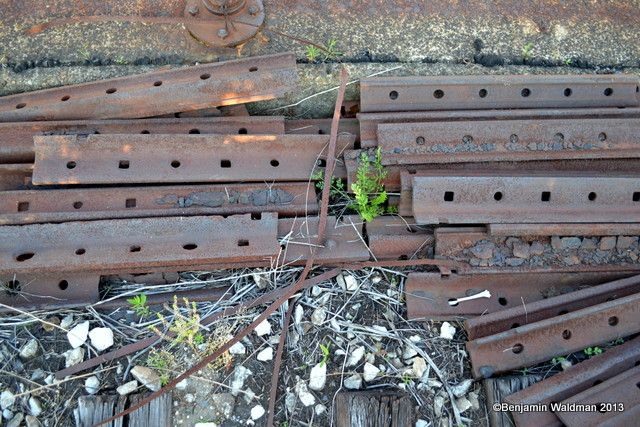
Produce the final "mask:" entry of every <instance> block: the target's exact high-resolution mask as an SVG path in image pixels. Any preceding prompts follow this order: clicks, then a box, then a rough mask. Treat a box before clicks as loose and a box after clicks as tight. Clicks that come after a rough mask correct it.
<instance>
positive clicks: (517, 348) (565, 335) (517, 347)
mask: <svg viewBox="0 0 640 427" xmlns="http://www.w3.org/2000/svg"><path fill="white" fill-rule="evenodd" d="M567 313H568V311H566V310H563V311H561V312H560V313H558V315H559V316H562V315H563V314H567ZM607 323H608V324H609V326H616V325H617V324H618V323H619V319H618V317H617V316H611V317H609V319H608V320H607ZM519 326H520V325H519V324H518V323H514V324H513V325H512V326H511V328H512V329H515V328H518V327H519ZM571 336H572V333H571V331H570V330H569V329H565V330H564V331H562V339H565V340H569V339H571ZM522 350H524V346H523V345H522V344H520V343H517V344H514V345H513V346H511V351H512V352H514V353H515V354H520V353H522Z"/></svg>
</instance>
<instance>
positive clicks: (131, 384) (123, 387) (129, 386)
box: [116, 380, 177, 396]
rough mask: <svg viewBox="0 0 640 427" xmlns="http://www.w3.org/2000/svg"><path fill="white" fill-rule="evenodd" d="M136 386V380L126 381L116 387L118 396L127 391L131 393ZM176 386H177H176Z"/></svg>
mask: <svg viewBox="0 0 640 427" xmlns="http://www.w3.org/2000/svg"><path fill="white" fill-rule="evenodd" d="M137 388H138V381H136V380H132V381H129V382H128V383H124V384H122V385H121V386H120V387H118V388H117V389H116V391H117V392H118V394H119V395H120V396H124V395H126V394H129V393H133V392H134V391H136V389H137ZM176 388H177V387H176Z"/></svg>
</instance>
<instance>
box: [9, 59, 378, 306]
mask: <svg viewBox="0 0 640 427" xmlns="http://www.w3.org/2000/svg"><path fill="white" fill-rule="evenodd" d="M296 81H297V72H296V68H295V59H294V56H293V55H292V54H278V55H271V56H265V57H256V58H247V59H240V60H235V61H228V62H220V63H215V64H206V65H198V66H193V67H188V68H184V69H176V70H169V71H158V72H152V73H148V74H143V75H137V76H132V77H123V78H118V79H111V80H105V81H98V82H93V83H86V84H82V85H76V86H68V87H61V88H56V89H49V90H44V91H40V92H32V93H27V94H20V95H13V96H9V97H4V98H0V122H2V123H0V138H1V139H0V141H1V142H0V235H2V236H3V238H2V239H1V240H2V242H1V243H0V246H1V248H0V283H2V287H3V289H2V291H1V292H0V303H2V304H5V305H10V306H14V307H22V308H24V309H34V308H43V307H47V306H50V305H55V306H56V307H71V306H82V305H87V304H92V303H95V302H97V301H99V298H100V294H99V292H100V288H99V285H100V281H101V279H104V277H105V276H106V275H116V276H123V277H126V275H128V274H138V275H139V274H143V273H173V272H178V271H193V270H207V271H210V270H214V269H222V268H241V267H255V266H264V267H275V266H280V265H296V264H304V262H305V261H306V259H307V258H308V257H309V255H310V253H311V245H310V243H309V242H310V241H312V240H313V239H315V237H314V236H315V235H316V234H317V229H318V218H317V216H315V214H317V212H318V210H319V207H318V202H317V197H316V192H315V188H314V184H313V182H309V181H310V177H311V175H312V174H313V173H314V172H316V171H322V170H323V168H324V166H325V165H326V150H327V145H328V143H329V138H330V137H329V133H330V132H329V129H330V124H329V122H328V121H327V120H304V121H295V120H292V121H286V122H285V120H284V118H283V117H254V116H248V115H247V109H246V108H245V107H244V106H243V104H246V103H249V102H254V101H260V100H267V99H273V98H276V97H279V96H283V95H284V94H285V93H288V92H291V91H292V90H294V88H295V83H296ZM220 110H224V111H223V114H220ZM355 131H357V122H355V121H353V120H351V121H345V122H344V123H342V126H341V129H340V136H339V138H338V141H337V145H338V152H339V153H342V152H343V151H345V150H353V149H354V144H355V141H356V138H357V137H356V135H355V134H352V133H351V132H355ZM335 174H336V175H337V176H339V177H342V178H346V169H345V167H344V165H343V164H342V163H341V162H339V163H338V165H337V169H336V172H335ZM329 224H330V226H329V229H328V230H327V242H326V247H324V248H319V249H318V250H316V251H314V255H315V258H316V260H317V264H323V263H326V264H338V263H349V262H355V261H368V260H369V259H370V258H371V257H370V253H369V251H368V249H367V247H366V245H365V243H364V241H363V239H362V232H361V229H362V223H361V221H360V220H359V219H358V218H357V217H354V216H348V215H347V216H343V217H341V218H339V219H337V218H334V217H330V218H329ZM208 292H209V296H210V298H216V299H217V298H219V297H220V294H221V291H219V290H209V291H208ZM206 297H207V295H206V292H205V291H202V290H200V291H198V292H197V295H195V294H194V298H196V299H203V298H206ZM113 303H114V302H113V301H112V302H111V303H110V304H106V306H113ZM116 303H117V301H116ZM120 303H121V302H120Z"/></svg>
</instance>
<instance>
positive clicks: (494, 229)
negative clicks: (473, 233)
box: [488, 223, 640, 237]
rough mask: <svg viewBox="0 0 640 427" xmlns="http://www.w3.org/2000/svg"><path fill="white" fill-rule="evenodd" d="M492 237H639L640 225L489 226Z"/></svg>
mask: <svg viewBox="0 0 640 427" xmlns="http://www.w3.org/2000/svg"><path fill="white" fill-rule="evenodd" d="M488 229H489V234H490V235H492V236H501V237H508V236H637V235H640V224H639V223H619V224H616V223H610V224H607V223H601V224H595V223H586V224H575V223H565V224H489V225H488Z"/></svg>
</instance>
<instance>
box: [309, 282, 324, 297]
mask: <svg viewBox="0 0 640 427" xmlns="http://www.w3.org/2000/svg"><path fill="white" fill-rule="evenodd" d="M321 293H322V288H321V287H320V286H318V285H315V286H314V287H312V288H311V296H312V297H318V296H320V294H321Z"/></svg>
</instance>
